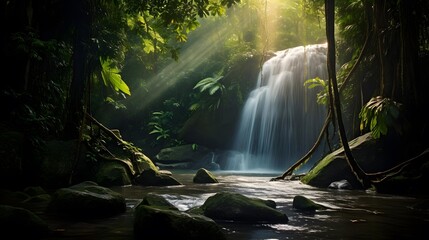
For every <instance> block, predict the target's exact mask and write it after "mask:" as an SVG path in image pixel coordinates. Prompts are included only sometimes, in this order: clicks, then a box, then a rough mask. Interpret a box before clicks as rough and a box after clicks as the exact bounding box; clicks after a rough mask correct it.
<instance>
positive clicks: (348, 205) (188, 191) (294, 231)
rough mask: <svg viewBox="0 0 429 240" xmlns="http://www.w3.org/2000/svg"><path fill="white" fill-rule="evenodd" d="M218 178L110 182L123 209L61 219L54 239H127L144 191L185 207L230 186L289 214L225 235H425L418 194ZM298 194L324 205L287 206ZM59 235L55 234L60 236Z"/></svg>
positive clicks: (428, 221)
mask: <svg viewBox="0 0 429 240" xmlns="http://www.w3.org/2000/svg"><path fill="white" fill-rule="evenodd" d="M213 173H214V174H215V175H216V177H217V178H218V180H219V181H220V183H218V184H194V183H193V182H192V178H193V176H194V174H195V172H191V171H184V170H183V171H180V172H176V171H174V172H173V176H174V177H175V178H176V179H178V180H179V181H181V182H182V183H183V184H184V185H183V186H171V187H142V186H126V187H115V188H113V190H115V191H117V192H119V193H122V194H123V195H124V196H125V197H126V199H127V212H126V213H125V214H122V215H119V216H117V217H114V218H109V219H103V220H92V221H84V222H71V223H66V224H65V223H62V224H63V225H58V226H57V228H59V229H63V230H62V231H63V232H62V233H61V234H59V235H58V236H57V238H55V239H103V240H108V239H112V240H113V239H116V240H121V239H122V240H131V239H133V233H132V231H133V230H132V229H133V215H132V214H133V209H134V207H135V206H136V205H137V204H138V203H139V202H140V201H141V200H142V198H143V197H144V196H145V194H147V193H149V192H151V193H157V194H160V195H162V196H163V197H165V198H166V199H167V200H168V201H170V202H171V203H172V204H174V205H175V206H176V207H177V208H179V209H180V210H182V211H185V210H187V209H189V208H192V207H195V206H200V205H202V204H203V203H204V201H205V200H206V199H207V198H208V197H210V196H212V195H214V194H216V193H217V192H220V191H231V192H237V193H241V194H244V195H246V196H248V197H258V198H262V199H271V200H274V201H275V202H276V203H277V209H278V210H280V211H282V212H284V213H285V214H286V215H287V216H288V217H289V222H288V223H287V224H244V223H231V222H229V223H228V222H220V223H219V224H220V225H221V227H222V229H223V231H224V233H225V234H226V236H227V239H230V240H262V239H265V240H274V239H279V240H280V239H326V240H332V239H429V238H428V237H429V233H428V231H427V229H426V227H429V212H428V210H419V209H415V208H413V207H412V206H414V205H415V204H417V203H419V202H421V201H422V200H423V199H419V198H414V197H404V196H395V195H386V194H378V193H374V192H365V191H358V190H334V189H319V188H314V187H311V186H308V185H305V184H302V183H300V182H299V181H278V182H271V181H269V180H270V179H271V178H272V177H273V176H276V175H277V174H254V173H253V174H246V173H243V172H227V171H219V172H213ZM296 195H303V196H305V197H307V198H309V199H311V200H313V201H316V202H317V203H320V204H323V205H325V206H327V207H329V209H327V210H320V211H317V212H316V213H314V214H308V213H303V212H299V211H297V210H295V209H294V208H293V207H292V201H293V197H294V196H296ZM60 236H61V237H60Z"/></svg>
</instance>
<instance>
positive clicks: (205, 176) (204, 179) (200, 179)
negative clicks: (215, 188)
mask: <svg viewBox="0 0 429 240" xmlns="http://www.w3.org/2000/svg"><path fill="white" fill-rule="evenodd" d="M193 182H194V183H218V182H219V181H218V180H217V179H216V177H215V176H214V175H213V174H212V173H211V172H210V171H208V170H207V169H205V168H200V169H198V171H197V173H196V174H195V176H194V178H193Z"/></svg>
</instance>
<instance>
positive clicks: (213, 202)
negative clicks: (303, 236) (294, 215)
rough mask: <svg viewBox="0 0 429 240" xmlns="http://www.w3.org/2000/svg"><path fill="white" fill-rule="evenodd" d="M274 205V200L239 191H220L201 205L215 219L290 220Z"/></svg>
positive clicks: (277, 221) (246, 220)
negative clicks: (243, 193) (247, 194)
mask: <svg viewBox="0 0 429 240" xmlns="http://www.w3.org/2000/svg"><path fill="white" fill-rule="evenodd" d="M273 203H274V204H273ZM273 207H275V202H274V201H270V200H263V199H259V198H249V197H246V196H244V195H242V194H238V193H231V192H220V193H217V194H215V195H214V196H211V197H209V198H208V199H207V200H206V201H205V202H204V204H203V205H202V206H201V209H202V210H203V213H204V215H205V216H207V217H209V218H212V219H214V220H227V221H240V222H251V223H256V222H269V223H286V222H288V217H287V216H286V214H284V213H282V212H280V211H278V210H276V209H274V208H273Z"/></svg>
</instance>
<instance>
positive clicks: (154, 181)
mask: <svg viewBox="0 0 429 240" xmlns="http://www.w3.org/2000/svg"><path fill="white" fill-rule="evenodd" d="M134 181H135V182H136V184H139V185H142V186H174V185H182V184H181V183H180V182H179V181H177V180H176V179H175V178H174V177H173V176H171V175H169V174H164V173H162V172H159V171H154V170H153V169H148V170H145V171H143V172H142V173H141V174H140V175H139V176H137V177H136V178H135V179H134Z"/></svg>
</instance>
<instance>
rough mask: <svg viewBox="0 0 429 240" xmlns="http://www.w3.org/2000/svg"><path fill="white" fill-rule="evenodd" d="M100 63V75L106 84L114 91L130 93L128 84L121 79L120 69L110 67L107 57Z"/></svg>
mask: <svg viewBox="0 0 429 240" xmlns="http://www.w3.org/2000/svg"><path fill="white" fill-rule="evenodd" d="M100 63H101V67H102V69H101V76H102V78H103V82H104V84H105V85H106V86H110V87H112V88H113V89H114V90H115V91H121V92H123V93H125V94H127V95H129V96H130V95H131V92H130V89H129V87H128V85H127V84H126V83H125V82H124V81H123V80H122V77H121V75H120V74H119V73H120V71H119V69H118V68H116V67H111V61H110V60H109V59H107V60H105V61H104V60H102V59H101V58H100Z"/></svg>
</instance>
